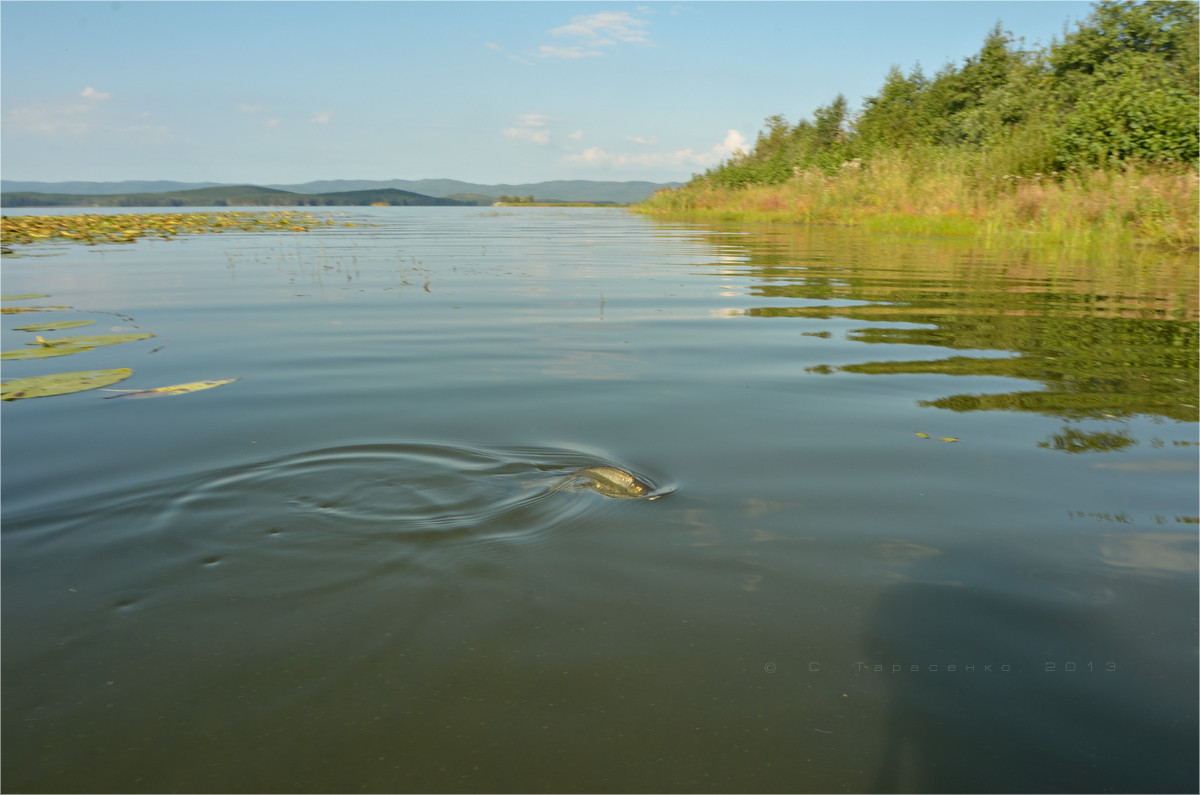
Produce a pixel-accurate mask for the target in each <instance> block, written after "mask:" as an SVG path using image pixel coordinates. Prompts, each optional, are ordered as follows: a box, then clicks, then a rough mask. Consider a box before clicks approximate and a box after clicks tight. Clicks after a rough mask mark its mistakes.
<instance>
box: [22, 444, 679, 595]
mask: <svg viewBox="0 0 1200 795" xmlns="http://www.w3.org/2000/svg"><path fill="white" fill-rule="evenodd" d="M595 465H608V466H618V467H623V466H624V465H622V464H620V463H618V462H614V461H611V460H607V459H606V458H604V457H603V456H599V455H597V454H596V453H595V452H592V451H586V450H571V449H566V448H545V447H543V448H535V447H525V448H492V449H482V448H473V447H468V446H461V445H451V444H428V443H422V444H376V445H356V446H343V447H333V448H325V449H318V450H307V451H300V452H296V453H292V454H287V455H283V456H280V457H276V458H273V459H269V460H264V461H258V462H251V463H246V464H239V465H234V466H230V467H226V468H219V469H216V470H210V471H205V472H200V473H194V474H191V475H187V476H184V477H182V478H174V479H168V480H165V481H160V482H157V483H150V484H145V485H143V486H138V487H136V488H135V489H131V490H128V491H125V492H121V493H113V494H102V495H95V496H92V497H90V498H88V499H87V500H81V501H78V502H77V503H75V504H72V505H56V506H52V507H48V508H47V509H46V510H47V513H46V514H44V515H40V516H34V515H27V516H24V517H21V516H17V517H12V518H11V519H9V520H8V521H7V522H6V524H7V527H6V539H8V540H7V541H6V544H9V545H12V546H10V547H9V550H8V551H11V552H13V553H14V554H16V553H18V552H19V553H20V554H19V558H20V559H21V560H23V561H25V562H26V563H28V565H29V567H30V569H29V571H28V573H29V574H30V576H31V577H33V578H35V579H36V575H35V574H34V572H35V571H36V570H37V569H38V565H39V560H41V559H42V558H43V557H46V558H57V559H58V563H57V565H58V566H59V572H60V574H62V576H63V577H64V578H68V579H73V580H74V581H75V582H78V583H86V584H88V585H89V587H95V588H98V590H99V591H101V592H111V593H114V594H117V595H118V598H119V599H124V600H127V601H128V600H130V599H132V600H134V601H136V599H137V598H138V597H137V596H136V595H135V596H120V594H130V593H134V594H138V593H140V594H147V593H161V592H162V591H163V586H164V585H165V584H167V583H171V582H175V583H178V581H179V578H181V577H189V576H190V575H191V574H194V573H196V572H214V571H217V570H219V569H223V571H222V576H223V577H224V583H225V587H226V588H232V589H234V590H236V591H238V592H239V593H243V594H250V593H259V592H270V593H273V594H276V595H278V594H280V593H284V592H290V593H298V592H305V591H311V590H312V589H317V588H321V587H324V586H329V585H335V584H338V583H349V582H353V581H355V580H357V579H359V578H362V577H364V576H370V575H373V574H378V573H380V572H381V571H387V570H403V571H406V572H420V571H425V572H430V571H434V572H438V573H441V574H445V573H454V572H456V571H458V570H459V568H460V567H461V566H463V565H476V564H478V563H479V561H480V560H486V559H487V558H488V556H489V555H494V554H500V553H499V552H498V551H497V550H498V549H500V550H502V549H503V548H507V547H512V545H513V544H517V543H521V544H525V543H547V542H549V541H550V540H551V539H554V538H559V537H563V536H565V535H569V534H571V533H576V532H581V531H584V530H586V529H588V528H593V529H594V528H598V527H604V526H607V525H608V523H610V522H615V521H619V516H620V515H621V511H622V510H627V509H622V508H621V505H622V504H623V503H625V504H628V503H638V502H641V500H612V499H610V498H608V497H605V496H602V495H600V494H597V493H594V492H591V491H587V490H579V489H572V488H557V486H559V485H561V484H563V483H564V482H569V481H570V474H571V473H572V472H573V471H575V470H576V469H578V468H580V467H584V466H595ZM636 474H637V476H638V477H639V478H641V479H643V480H645V481H646V482H648V483H651V484H653V481H652V480H650V479H648V478H647V477H646V476H645V475H644V474H642V473H636ZM655 488H656V492H655V494H661V493H663V492H665V491H666V490H663V489H658V488H657V487H655ZM644 507H645V508H648V506H644ZM6 519H7V518H6ZM468 550H475V552H476V553H479V554H475V555H473V556H472V555H467V554H466V552H467V551H468ZM64 557H65V559H67V560H70V561H73V563H74V566H75V567H76V568H77V571H76V572H74V573H69V572H68V571H67V570H66V569H65V568H64ZM471 558H473V560H470V559H471ZM7 574H9V575H10V576H12V577H14V578H20V577H21V576H22V572H21V571H20V570H17V569H13V570H12V571H10V572H7Z"/></svg>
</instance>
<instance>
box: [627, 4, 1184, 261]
mask: <svg viewBox="0 0 1200 795" xmlns="http://www.w3.org/2000/svg"><path fill="white" fill-rule="evenodd" d="M1197 8H1198V6H1197V4H1196V3H1194V2H1190V0H1179V1H1178V2H1176V1H1175V0H1155V1H1152V2H1140V3H1139V2H1113V1H1111V0H1103V1H1102V2H1099V3H1097V4H1095V5H1094V6H1092V8H1091V11H1090V13H1089V15H1088V17H1087V18H1086V19H1084V20H1083V21H1081V22H1079V23H1077V24H1076V26H1075V29H1074V30H1072V31H1070V32H1067V33H1064V35H1063V37H1062V38H1061V40H1058V39H1056V40H1054V41H1052V42H1051V43H1050V44H1049V45H1047V46H1045V47H1042V48H1038V49H1022V43H1021V42H1019V41H1016V40H1014V39H1013V37H1012V34H1011V33H1008V32H1006V31H1004V30H1003V29H1002V27H1001V24H1000V23H997V25H996V26H995V27H994V28H993V29H992V30H991V31H990V32H989V33H988V34H987V36H986V37H985V39H984V42H983V45H982V47H981V48H980V50H979V52H978V53H977V54H975V55H973V56H971V57H969V58H967V59H965V60H964V62H963V63H962V64H960V65H955V64H947V65H946V66H944V67H942V68H941V69H940V70H939V71H938V72H936V74H934V75H932V76H927V75H926V74H925V73H924V71H923V70H922V68H921V67H920V65H916V66H914V67H912V68H911V69H910V70H909V71H908V72H907V73H905V72H903V71H901V69H900V68H898V67H893V68H892V69H891V70H890V71H889V73H888V74H887V76H886V77H885V79H884V82H883V86H882V87H881V88H880V89H879V92H878V93H877V94H876V95H874V96H871V97H868V98H867V99H866V100H865V101H864V103H863V107H862V109H861V110H860V111H859V112H857V113H851V112H850V110H849V108H848V107H847V103H846V100H845V98H844V97H843V96H841V95H840V94H839V95H838V96H837V97H836V98H835V99H834V100H833V102H831V103H830V104H829V105H826V106H823V107H820V108H818V109H817V110H816V111H815V112H814V114H813V117H812V118H811V119H804V120H801V121H800V122H799V123H797V124H795V125H792V124H789V123H788V122H787V120H786V119H785V118H784V117H783V116H772V117H770V118H768V119H766V127H765V129H764V130H763V131H761V132H760V133H759V135H758V139H757V141H756V142H755V145H754V147H753V149H752V150H751V151H749V152H742V153H735V154H734V156H732V157H731V158H729V159H728V160H726V161H725V162H723V163H721V164H720V165H718V166H716V167H714V168H712V169H710V170H708V171H706V172H705V173H703V174H698V175H695V176H694V177H693V178H692V179H691V181H689V182H688V183H686V184H685V185H683V186H681V187H679V188H676V189H664V190H660V191H658V192H657V193H655V194H654V196H652V197H651V198H650V199H648V200H646V201H645V202H643V203H641V204H640V205H638V206H636V207H635V208H634V209H635V210H637V211H638V212H643V213H648V214H658V215H678V214H686V215H693V216H701V217H710V218H716V219H726V220H737V221H752V222H753V221H761V222H799V223H811V224H836V225H848V226H856V227H860V228H865V229H868V230H871V231H880V232H898V233H915V234H934V235H957V236H973V237H981V238H985V239H988V240H994V241H996V242H997V243H1000V242H1004V243H1012V242H1017V241H1028V242H1036V243H1047V244H1066V245H1081V246H1088V247H1097V246H1098V247H1110V246H1117V245H1128V244H1149V245H1154V246H1161V247H1168V248H1172V249H1178V250H1187V249H1192V248H1195V247H1196V246H1197V243H1198V235H1197V221H1198V212H1197V208H1198V205H1200V199H1198V191H1197V188H1198V186H1200V178H1198V176H1197V161H1198V158H1200V121H1198V120H1200V97H1198V95H1200V67H1198V64H1197V52H1198V41H1200V29H1198V26H1197Z"/></svg>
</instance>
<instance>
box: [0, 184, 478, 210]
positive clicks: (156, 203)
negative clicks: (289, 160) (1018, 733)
mask: <svg viewBox="0 0 1200 795" xmlns="http://www.w3.org/2000/svg"><path fill="white" fill-rule="evenodd" d="M491 203H492V199H490V198H487V197H483V198H482V199H481V200H479V201H460V200H457V199H448V198H441V197H437V196H426V195H424V194H421V193H413V192H412V191H406V190H397V189H396V188H384V189H382V190H353V191H334V192H330V193H296V192H295V191H287V190H280V189H278V188H264V187H261V186H259V185H228V186H218V187H213V188H192V189H190V190H173V191H165V192H162V193H93V194H79V193H42V192H40V191H11V192H7V193H3V194H2V195H0V205H3V206H4V207H364V206H366V205H379V206H385V205H386V206H389V207H402V206H410V207H412V206H422V205H424V206H429V205H440V206H467V205H478V204H491Z"/></svg>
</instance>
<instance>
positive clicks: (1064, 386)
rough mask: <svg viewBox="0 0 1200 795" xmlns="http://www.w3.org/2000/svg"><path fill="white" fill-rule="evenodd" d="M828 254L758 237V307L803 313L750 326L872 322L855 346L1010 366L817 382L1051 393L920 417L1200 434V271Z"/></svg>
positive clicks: (890, 366) (929, 253) (1146, 257)
mask: <svg viewBox="0 0 1200 795" xmlns="http://www.w3.org/2000/svg"><path fill="white" fill-rule="evenodd" d="M830 240H831V238H827V237H824V238H815V239H808V240H806V239H803V238H801V237H799V236H798V235H793V236H789V235H788V234H786V233H783V232H776V233H773V234H771V233H767V234H763V235H748V236H746V238H745V239H744V241H743V242H744V243H745V245H746V247H747V249H748V250H749V252H750V254H751V256H750V258H749V260H750V261H749V266H750V268H751V273H752V275H753V276H755V277H758V278H759V279H760V280H761V281H759V282H758V283H757V284H755V285H754V288H753V290H752V292H753V294H754V295H757V296H762V297H764V298H772V299H790V300H791V301H794V302H795V303H792V304H789V303H777V304H776V305H774V306H765V307H761V308H754V309H750V310H747V311H746V313H745V314H747V315H749V316H753V317H796V318H810V319H819V318H824V319H829V318H842V319H850V320H861V321H864V322H866V323H868V324H879V325H866V326H864V327H863V328H858V329H855V330H853V331H851V332H848V333H847V334H846V337H847V339H850V340H854V341H858V342H865V343H871V344H876V343H880V344H882V343H892V344H906V345H920V346H937V347H941V348H950V349H954V350H971V351H983V350H987V351H1007V352H1008V353H1009V354H1010V355H1009V356H997V355H995V354H992V355H989V356H979V355H971V356H964V355H957V356H951V357H947V358H944V359H936V360H920V361H869V362H863V363H860V364H850V365H843V366H831V365H825V364H822V365H817V366H814V367H809V368H808V372H811V373H816V374H833V373H837V372H845V373H861V374H870V375H884V374H901V373H903V374H909V373H931V374H942V375H975V376H979V375H983V376H1001V377H1007V378H1018V379H1023V380H1029V381H1035V382H1038V383H1040V385H1041V389H1039V390H1032V391H1020V392H1005V393H989V394H979V395H972V394H960V395H949V396H947V397H944V398H940V399H937V400H930V401H922V402H921V404H920V405H922V406H929V407H935V408H942V409H949V410H951V411H987V410H1004V411H1028V412H1037V413H1042V414H1048V415H1052V416H1059V417H1064V418H1069V419H1074V420H1079V419H1087V418H1094V419H1116V418H1120V417H1129V416H1133V415H1138V414H1143V415H1149V416H1157V417H1164V418H1170V419H1174V420H1179V421H1185V422H1196V421H1197V420H1200V412H1198V410H1197V400H1196V396H1197V392H1200V378H1198V368H1197V353H1198V351H1200V335H1198V333H1197V332H1198V327H1197V319H1198V317H1200V311H1198V307H1197V274H1196V270H1195V264H1194V262H1193V261H1192V260H1191V258H1188V257H1179V256H1174V255H1165V254H1149V253H1142V254H1141V255H1139V256H1140V259H1138V258H1137V257H1135V256H1134V255H1132V254H1131V255H1130V258H1129V259H1128V260H1127V261H1117V260H1115V259H1114V260H1113V261H1108V262H1097V261H1087V262H1072V261H1069V260H1067V261H1064V260H1063V259H1062V258H1058V259H1055V258H1054V257H1052V256H1049V255H1047V256H1045V257H1043V258H1042V259H1040V260H1039V259H1037V258H1036V257H1035V256H1034V253H1033V252H1021V253H1016V254H1011V255H1010V254H1005V253H997V252H978V251H974V250H972V249H970V248H969V247H964V246H962V245H958V246H955V245H952V244H946V243H931V242H918V241H904V240H895V239H890V240H889V239H884V238H874V239H871V238H853V237H851V238H847V239H846V240H844V241H840V243H839V242H838V241H837V240H836V239H833V240H834V244H831V243H830ZM817 301H819V302H822V303H821V304H814V302H817ZM826 302H827V303H826ZM864 302H867V303H864ZM839 304H841V305H839ZM897 324H913V325H912V326H909V325H897ZM1132 443H1135V442H1134V441H1133V440H1132V438H1131V437H1129V435H1128V434H1127V433H1116V434H1113V433H1083V432H1080V431H1072V432H1068V433H1063V434H1061V435H1058V434H1056V435H1055V436H1053V437H1051V439H1050V440H1049V442H1048V443H1047V444H1045V445H1043V446H1047V447H1051V448H1053V449H1061V450H1065V451H1068V452H1081V451H1083V450H1084V449H1089V450H1112V449H1118V448H1119V447H1123V446H1126V445H1128V444H1132Z"/></svg>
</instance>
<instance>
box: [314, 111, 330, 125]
mask: <svg viewBox="0 0 1200 795" xmlns="http://www.w3.org/2000/svg"><path fill="white" fill-rule="evenodd" d="M332 120H333V113H332V112H331V111H328V110H323V111H321V112H320V113H318V114H317V115H316V116H313V117H312V118H311V119H309V120H308V121H309V123H310V124H328V123H329V122H330V121H332Z"/></svg>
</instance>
